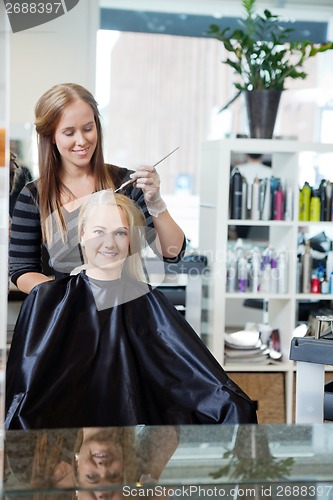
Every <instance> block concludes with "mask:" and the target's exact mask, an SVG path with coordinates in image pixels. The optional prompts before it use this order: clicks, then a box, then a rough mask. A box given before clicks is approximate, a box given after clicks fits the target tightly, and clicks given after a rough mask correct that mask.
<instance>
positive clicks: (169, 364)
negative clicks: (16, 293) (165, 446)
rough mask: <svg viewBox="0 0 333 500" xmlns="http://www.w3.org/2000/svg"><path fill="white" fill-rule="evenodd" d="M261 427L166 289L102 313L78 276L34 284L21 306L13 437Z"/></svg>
mask: <svg viewBox="0 0 333 500" xmlns="http://www.w3.org/2000/svg"><path fill="white" fill-rule="evenodd" d="M116 286H117V287H118V288H119V293H120V294H121V293H122V291H121V280H118V282H117V285H116ZM126 286H128V283H127V285H126ZM132 286H133V287H138V289H139V288H140V287H141V286H142V287H144V286H146V287H147V285H144V284H141V283H140V282H136V281H133V284H132ZM117 293H118V292H117ZM256 421H257V419H256V412H255V408H254V404H253V402H252V401H251V400H250V399H249V398H248V397H247V396H246V394H245V393H244V392H243V391H242V390H241V389H240V388H239V387H238V386H237V385H236V384H235V383H233V382H232V381H231V380H230V379H229V377H228V375H227V374H226V373H225V371H224V370H223V368H222V367H221V366H220V365H219V363H218V362H217V361H216V360H215V358H214V357H213V355H212V354H211V353H210V351H209V350H208V349H207V348H206V347H205V345H204V344H203V342H202V341H201V340H200V338H199V337H198V335H197V334H196V333H195V332H194V330H193V329H192V328H191V327H190V325H189V324H188V323H187V321H186V320H185V319H184V318H183V316H182V315H181V314H180V313H179V312H178V311H177V310H176V309H175V308H174V306H173V305H172V304H171V303H170V302H169V301H168V299H167V298H166V297H165V296H164V295H163V293H161V292H160V291H159V290H157V289H151V291H149V292H148V293H145V294H143V295H142V296H140V297H138V298H136V299H135V300H132V301H130V302H127V303H125V304H122V305H118V306H115V307H111V308H108V309H105V310H98V309H97V307H96V303H95V300H94V296H93V294H92V290H91V285H90V282H89V279H88V278H87V276H86V275H85V274H84V273H83V272H81V273H80V274H78V275H76V276H69V277H66V278H62V279H59V280H56V281H53V282H46V283H42V284H40V285H37V286H36V287H35V288H34V289H33V290H32V292H31V293H30V294H29V295H28V297H27V298H26V299H25V301H24V302H23V304H22V308H21V311H20V314H19V317H18V319H17V323H16V326H15V331H14V335H13V341H12V345H11V349H10V353H9V358H8V363H7V374H6V421H5V428H6V429H40V428H62V427H92V426H128V425H137V424H146V425H163V424H164V425H171V424H209V423H214V424H220V423H230V424H235V423H256Z"/></svg>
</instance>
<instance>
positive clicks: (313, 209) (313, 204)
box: [310, 190, 320, 222]
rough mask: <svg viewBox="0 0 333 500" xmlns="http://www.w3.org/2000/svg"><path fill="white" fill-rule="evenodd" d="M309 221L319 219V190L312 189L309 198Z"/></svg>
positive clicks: (317, 220)
mask: <svg viewBox="0 0 333 500" xmlns="http://www.w3.org/2000/svg"><path fill="white" fill-rule="evenodd" d="M310 221H311V222H319V221H320V196H319V191H318V190H314V191H313V195H312V196H311V200H310Z"/></svg>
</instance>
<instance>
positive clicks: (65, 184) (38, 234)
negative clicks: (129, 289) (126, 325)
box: [9, 83, 185, 293]
mask: <svg viewBox="0 0 333 500" xmlns="http://www.w3.org/2000/svg"><path fill="white" fill-rule="evenodd" d="M35 126H36V132H37V136H38V155H39V158H38V161H39V178H38V180H37V181H35V182H31V183H29V184H27V186H26V187H25V188H24V189H23V190H22V191H21V193H20V195H19V197H18V199H17V202H16V205H15V210H14V214H13V219H12V226H11V241H10V251H9V257H10V274H11V280H12V282H13V283H14V284H15V285H16V286H17V287H18V288H19V289H20V290H21V291H23V292H25V293H29V292H30V291H31V290H32V288H33V287H34V286H35V285H37V284H39V283H42V282H44V281H47V280H49V279H50V278H49V277H48V276H46V275H45V274H43V268H42V247H43V246H45V247H46V248H47V250H48V254H49V257H50V265H51V267H52V268H53V270H54V275H55V277H56V278H57V277H61V276H64V275H67V274H69V273H70V272H71V271H72V270H73V269H74V268H75V267H78V266H80V265H82V264H83V256H82V252H81V248H80V246H79V242H78V239H77V216H78V212H79V209H80V205H81V204H82V200H83V199H84V197H86V196H89V195H90V194H91V193H93V192H95V191H99V190H101V189H106V188H112V189H117V188H118V187H119V186H120V185H121V184H122V183H123V182H124V181H126V180H128V179H130V178H132V179H134V180H135V183H134V184H133V183H131V184H129V185H128V186H127V187H126V188H124V190H123V191H122V193H123V194H125V195H127V196H129V197H130V198H132V199H133V200H134V201H135V202H136V203H137V205H138V206H140V207H141V209H142V211H143V213H144V215H145V218H146V224H147V241H149V243H150V244H151V246H153V247H154V246H156V251H157V252H159V253H161V254H162V256H163V258H164V260H166V261H168V260H172V261H177V260H179V259H180V257H181V255H182V252H183V251H184V249H185V237H184V233H183V232H182V230H181V229H180V227H179V226H178V225H177V224H176V222H175V221H174V220H173V219H172V217H171V216H170V214H169V212H168V210H167V208H166V205H165V203H164V201H163V200H162V198H161V196H160V189H159V187H160V179H159V176H158V174H157V172H156V170H155V168H154V167H150V166H142V167H140V168H138V169H137V170H136V171H135V172H131V171H129V170H127V169H126V168H120V167H116V166H113V165H107V164H105V163H104V158H103V150H102V142H103V141H102V128H101V123H100V117H99V111H98V108H97V103H96V101H95V99H94V97H93V96H92V94H91V93H90V92H89V91H88V90H86V89H85V88H84V87H82V86H80V85H77V84H74V83H68V84H59V85H55V86H54V87H52V88H51V89H50V90H48V91H47V92H45V93H44V94H43V95H42V96H41V97H40V99H39V100H38V102H37V104H36V107H35ZM155 236H156V238H155Z"/></svg>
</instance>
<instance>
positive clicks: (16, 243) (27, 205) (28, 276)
mask: <svg viewBox="0 0 333 500" xmlns="http://www.w3.org/2000/svg"><path fill="white" fill-rule="evenodd" d="M41 248H42V235H41V227H40V216H39V209H38V204H37V202H36V187H35V185H34V183H30V184H28V185H27V186H26V187H25V188H23V190H22V191H21V193H20V194H19V196H18V198H17V201H16V204H15V209H14V213H13V217H12V224H11V237H10V246H9V267H10V275H11V281H12V282H13V283H14V285H16V286H17V287H18V288H19V289H20V290H21V291H22V292H25V293H29V292H30V291H31V290H32V288H33V287H34V286H36V285H38V284H39V283H43V282H44V281H48V280H49V279H50V278H48V277H47V276H45V275H44V274H42V265H41V258H42V257H41Z"/></svg>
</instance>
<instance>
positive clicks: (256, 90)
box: [208, 0, 333, 138]
mask: <svg viewBox="0 0 333 500" xmlns="http://www.w3.org/2000/svg"><path fill="white" fill-rule="evenodd" d="M242 5H243V8H244V10H245V17H244V18H242V19H240V20H239V24H240V27H239V28H237V29H235V30H233V31H232V30H231V29H230V28H228V27H227V28H224V29H221V28H219V26H217V25H216V24H212V25H210V30H209V31H208V34H209V35H211V36H212V37H213V38H216V39H217V40H219V41H221V42H222V43H223V45H224V47H225V49H226V50H227V51H228V52H230V57H228V58H227V59H226V60H225V61H223V62H224V63H225V64H227V65H229V66H231V68H233V69H234V71H235V73H236V75H238V79H237V81H235V82H234V86H235V87H236V89H237V93H236V95H235V96H234V97H233V98H232V99H231V100H230V101H229V102H228V103H227V104H226V105H225V106H224V107H223V108H222V109H221V111H223V110H224V109H226V108H227V107H228V106H230V104H232V103H233V102H234V101H235V100H236V99H237V98H238V97H239V96H240V95H241V94H242V93H243V92H244V93H245V100H246V106H247V111H248V118H249V125H250V135H251V137H266V138H271V137H272V135H273V129H274V125H275V118H276V114H277V111H278V106H279V101H280V97H281V93H282V91H283V90H285V82H286V80H287V79H288V78H292V79H297V78H301V79H303V80H304V79H305V78H306V77H307V73H306V72H305V71H303V69H302V67H303V63H304V61H306V60H307V59H309V58H311V57H314V56H315V55H316V54H318V53H319V52H325V51H327V50H331V49H333V42H327V43H322V44H315V43H313V42H311V41H309V40H302V41H292V40H290V35H291V33H292V32H293V31H294V30H293V29H292V28H287V27H284V26H283V23H282V20H281V17H279V16H277V15H273V14H272V13H271V12H270V11H269V10H267V9H266V10H264V12H263V14H262V15H260V14H259V13H258V12H257V11H256V0H242ZM268 99H269V101H268ZM266 101H267V102H266ZM259 111H260V112H261V114H262V115H264V114H265V113H266V116H267V114H268V113H270V114H272V117H271V119H270V123H269V122H267V121H265V118H263V117H260V116H258V114H259ZM260 119H261V123H260ZM258 120H259V123H258Z"/></svg>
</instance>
